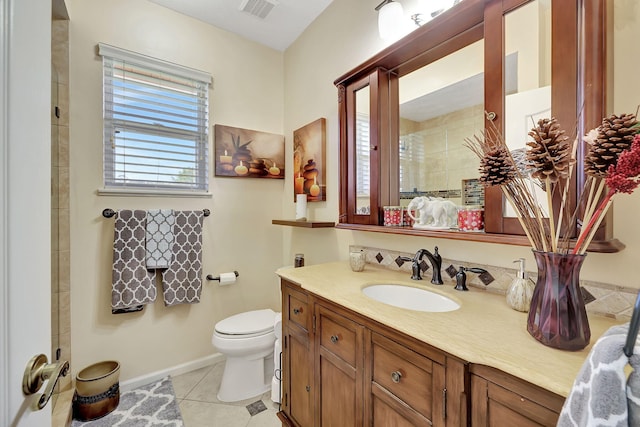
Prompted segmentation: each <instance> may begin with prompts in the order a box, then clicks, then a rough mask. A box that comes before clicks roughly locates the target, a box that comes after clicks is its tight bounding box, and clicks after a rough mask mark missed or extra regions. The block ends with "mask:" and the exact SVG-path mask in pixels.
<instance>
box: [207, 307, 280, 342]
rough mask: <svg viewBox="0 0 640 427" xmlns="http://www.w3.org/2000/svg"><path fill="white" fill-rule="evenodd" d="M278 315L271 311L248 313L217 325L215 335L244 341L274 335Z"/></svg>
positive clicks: (232, 317)
mask: <svg viewBox="0 0 640 427" xmlns="http://www.w3.org/2000/svg"><path fill="white" fill-rule="evenodd" d="M275 317H276V313H275V312H274V311H273V310H271V309H264V310H254V311H247V312H245V313H240V314H236V315H234V316H230V317H227V318H226V319H223V320H221V321H219V322H218V323H216V326H215V328H214V331H215V334H216V335H218V336H220V337H224V338H226V339H234V338H237V339H243V338H251V337H258V336H261V335H266V334H269V333H273V325H274V323H275Z"/></svg>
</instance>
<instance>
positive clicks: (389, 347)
mask: <svg viewBox="0 0 640 427" xmlns="http://www.w3.org/2000/svg"><path fill="white" fill-rule="evenodd" d="M372 341H373V381H374V382H375V383H377V384H378V385H380V386H382V387H383V388H384V389H386V390H388V391H389V392H391V393H392V394H393V395H395V396H396V397H398V398H399V399H400V400H402V401H404V402H405V403H407V404H408V405H409V406H411V407H412V408H413V409H414V410H415V411H417V412H418V413H420V414H421V415H423V416H425V417H426V418H427V419H431V418H432V406H433V405H432V403H433V399H434V396H433V361H431V360H430V359H428V358H426V357H424V356H422V355H420V354H418V353H416V352H414V351H412V350H409V349H407V348H406V347H403V346H401V345H399V344H398V343H396V342H394V341H391V340H389V339H387V338H385V337H383V336H382V335H378V334H375V333H374V334H372Z"/></svg>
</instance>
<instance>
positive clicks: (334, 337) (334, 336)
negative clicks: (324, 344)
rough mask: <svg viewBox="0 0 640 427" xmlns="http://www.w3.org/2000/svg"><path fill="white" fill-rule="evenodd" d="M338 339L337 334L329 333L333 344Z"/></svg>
mask: <svg viewBox="0 0 640 427" xmlns="http://www.w3.org/2000/svg"><path fill="white" fill-rule="evenodd" d="M339 339H340V338H338V336H337V335H331V342H332V343H334V344H335V343H337V342H338V340H339Z"/></svg>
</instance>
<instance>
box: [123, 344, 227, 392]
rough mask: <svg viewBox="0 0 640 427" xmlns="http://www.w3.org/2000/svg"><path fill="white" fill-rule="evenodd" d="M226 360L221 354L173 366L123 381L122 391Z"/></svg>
mask: <svg viewBox="0 0 640 427" xmlns="http://www.w3.org/2000/svg"><path fill="white" fill-rule="evenodd" d="M222 360H224V355H223V354H221V353H215V354H212V355H210V356H207V357H203V358H201V359H196V360H192V361H191V362H187V363H183V364H181V365H176V366H172V367H170V368H167V369H162V370H160V371H155V372H151V373H149V374H146V375H142V376H140V377H135V378H131V379H129V380H127V381H123V382H121V383H120V391H122V392H124V391H128V390H133V389H134V388H138V387H140V386H143V385H146V384H149V383H152V382H154V381H158V380H160V379H162V378H164V377H166V376H169V375H171V376H176V375H182V374H186V373H187V372H191V371H195V370H196V369H200V368H204V367H206V366H210V365H213V364H216V363H218V362H220V361H222Z"/></svg>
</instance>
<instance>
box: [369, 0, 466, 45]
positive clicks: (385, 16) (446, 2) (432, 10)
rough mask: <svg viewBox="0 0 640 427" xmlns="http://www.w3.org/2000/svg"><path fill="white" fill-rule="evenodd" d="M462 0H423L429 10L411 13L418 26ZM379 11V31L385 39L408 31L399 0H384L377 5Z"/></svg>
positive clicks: (395, 37)
mask: <svg viewBox="0 0 640 427" xmlns="http://www.w3.org/2000/svg"><path fill="white" fill-rule="evenodd" d="M461 1H462V0H426V1H425V0H423V1H422V2H421V3H423V4H427V5H428V7H427V8H426V9H427V10H425V11H424V13H421V12H418V13H414V14H412V15H411V20H412V21H413V22H414V23H415V24H416V26H417V27H420V26H422V25H423V24H426V23H427V22H429V21H430V20H432V19H433V18H435V17H436V16H438V15H440V14H441V13H442V12H444V11H446V10H448V9H450V8H452V7H453V6H455V5H456V4H458V3H460V2H461ZM375 10H376V11H378V32H379V33H380V37H381V38H382V39H384V40H397V39H398V38H400V36H402V35H404V33H406V27H405V25H403V22H402V21H403V20H404V19H405V18H404V10H403V8H402V5H401V4H400V3H398V2H397V1H393V0H383V2H382V3H380V4H379V5H378V6H376V7H375Z"/></svg>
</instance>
